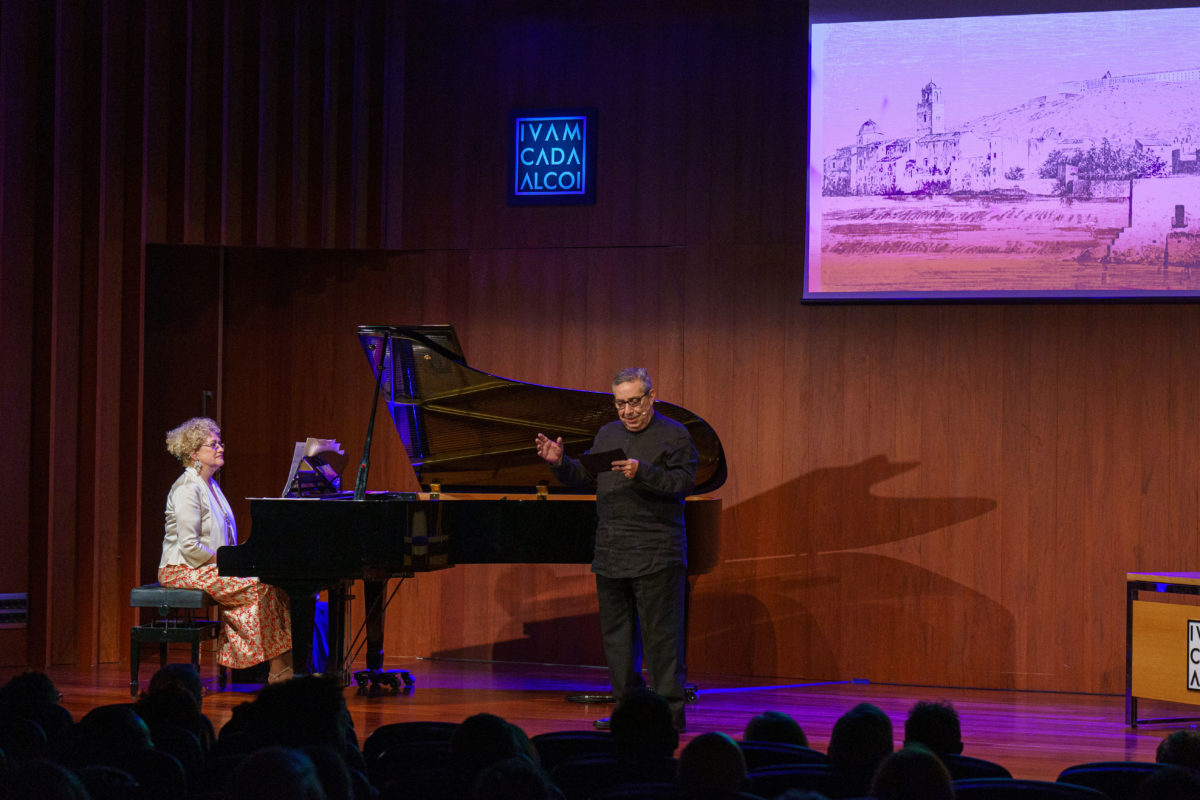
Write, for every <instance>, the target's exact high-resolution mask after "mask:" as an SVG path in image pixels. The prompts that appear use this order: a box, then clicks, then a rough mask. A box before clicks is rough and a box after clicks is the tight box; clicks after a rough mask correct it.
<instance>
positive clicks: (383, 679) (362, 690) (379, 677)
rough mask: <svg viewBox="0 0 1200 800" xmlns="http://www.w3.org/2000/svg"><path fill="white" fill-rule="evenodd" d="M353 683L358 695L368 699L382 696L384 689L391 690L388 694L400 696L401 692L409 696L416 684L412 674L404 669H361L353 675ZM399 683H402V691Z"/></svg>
mask: <svg viewBox="0 0 1200 800" xmlns="http://www.w3.org/2000/svg"><path fill="white" fill-rule="evenodd" d="M354 682H355V683H356V684H358V693H359V694H365V695H367V696H369V697H378V696H379V695H381V694H383V690H384V687H386V688H388V689H390V690H391V691H390V692H388V694H400V693H401V691H403V693H404V694H409V693H411V691H412V687H413V685H414V684H415V683H416V681H414V680H413V676H412V673H410V672H409V671H408V670H405V669H377V670H370V669H362V670H359V671H358V672H356V673H354ZM401 682H403V683H404V688H403V690H401V688H400V684H401Z"/></svg>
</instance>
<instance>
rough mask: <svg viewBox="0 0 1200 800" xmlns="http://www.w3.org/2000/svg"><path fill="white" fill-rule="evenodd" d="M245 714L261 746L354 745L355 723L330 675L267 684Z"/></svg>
mask: <svg viewBox="0 0 1200 800" xmlns="http://www.w3.org/2000/svg"><path fill="white" fill-rule="evenodd" d="M246 714H247V723H248V730H249V731H250V733H251V735H252V736H253V737H254V738H255V739H256V740H257V741H259V742H262V743H263V744H275V745H283V746H285V747H305V746H307V745H314V744H329V745H333V746H334V747H337V748H345V747H348V746H353V744H354V723H353V721H352V720H351V719H350V712H349V711H348V710H347V709H346V699H345V697H344V696H343V695H342V687H341V685H340V684H339V682H338V681H337V679H336V678H335V677H333V676H317V675H305V676H302V677H298V678H292V679H291V680H288V681H282V682H280V683H272V684H268V685H267V686H264V687H263V688H262V690H261V691H260V692H259V693H258V697H256V698H255V699H254V702H253V703H251V704H250V708H248V709H247V711H246Z"/></svg>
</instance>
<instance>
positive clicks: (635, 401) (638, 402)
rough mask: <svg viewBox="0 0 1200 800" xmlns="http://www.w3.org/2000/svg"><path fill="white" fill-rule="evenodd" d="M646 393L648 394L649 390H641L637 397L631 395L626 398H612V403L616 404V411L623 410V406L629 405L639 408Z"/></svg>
mask: <svg viewBox="0 0 1200 800" xmlns="http://www.w3.org/2000/svg"><path fill="white" fill-rule="evenodd" d="M648 394H650V392H642V393H641V395H639V396H638V397H631V398H629V399H628V400H613V405H614V406H616V408H617V411H622V410H624V408H625V406H629V407H630V408H641V407H642V401H643V400H645V399H646V395H648Z"/></svg>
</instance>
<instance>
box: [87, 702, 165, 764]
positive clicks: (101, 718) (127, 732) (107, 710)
mask: <svg viewBox="0 0 1200 800" xmlns="http://www.w3.org/2000/svg"><path fill="white" fill-rule="evenodd" d="M72 736H73V737H74V740H75V743H76V745H77V746H79V747H80V748H85V749H98V750H104V751H110V752H124V751H128V750H150V749H152V748H153V747H154V742H153V741H152V740H151V738H150V729H149V728H148V727H147V726H146V723H145V722H143V721H142V718H141V717H139V716H138V715H137V713H136V712H134V710H133V706H132V705H129V704H126V703H114V704H112V705H107V706H97V707H96V708H93V709H92V710H91V711H89V712H88V713H86V714H84V715H83V719H81V720H79V722H77V723H75V728H74V730H73V731H72Z"/></svg>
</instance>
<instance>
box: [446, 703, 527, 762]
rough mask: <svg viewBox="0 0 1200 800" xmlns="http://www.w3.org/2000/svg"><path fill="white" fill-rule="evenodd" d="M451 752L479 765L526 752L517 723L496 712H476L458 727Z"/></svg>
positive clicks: (451, 742)
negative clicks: (516, 727)
mask: <svg viewBox="0 0 1200 800" xmlns="http://www.w3.org/2000/svg"><path fill="white" fill-rule="evenodd" d="M450 752H452V753H454V754H455V755H456V756H458V757H459V758H461V759H463V760H464V761H465V762H466V763H467V764H468V765H470V766H472V767H474V768H475V769H483V768H484V767H487V766H490V765H491V764H495V763H496V762H497V761H504V760H506V759H509V758H515V757H517V756H521V755H525V747H524V743H523V742H522V741H521V737H520V736H518V735H517V731H516V730H515V726H514V725H511V724H509V723H508V721H507V720H505V719H503V718H502V717H498V716H496V715H495V714H474V715H472V716H470V717H467V718H466V719H465V720H463V721H462V724H461V725H459V726H458V727H457V728H455V729H454V736H452V737H451V739H450Z"/></svg>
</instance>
